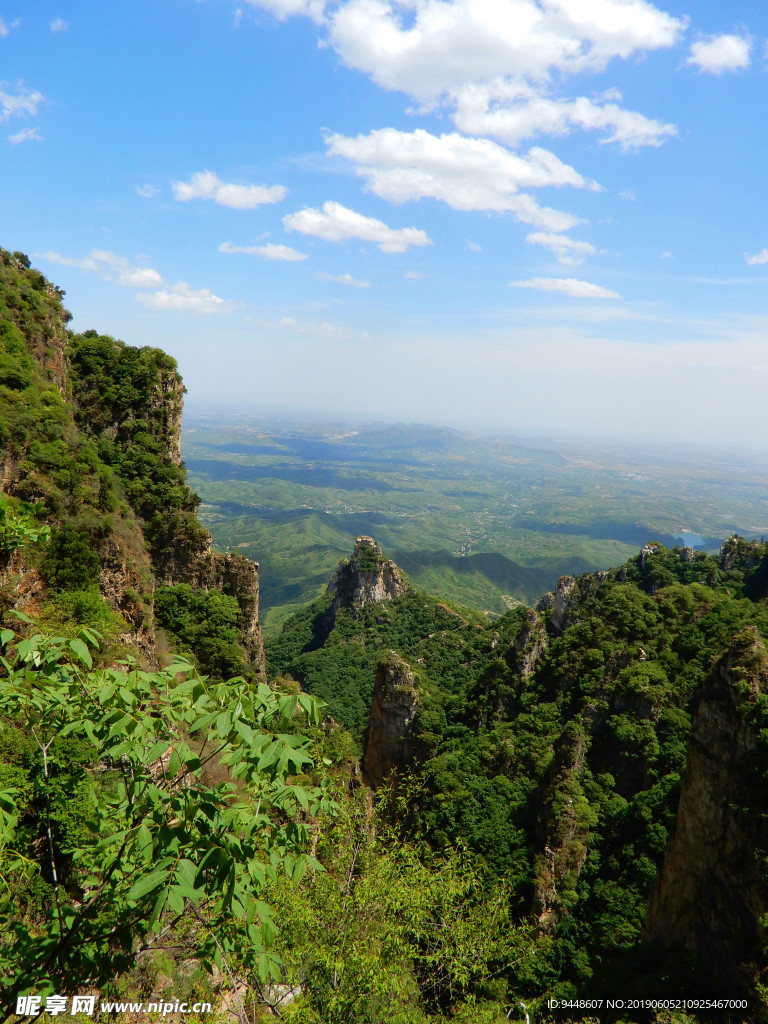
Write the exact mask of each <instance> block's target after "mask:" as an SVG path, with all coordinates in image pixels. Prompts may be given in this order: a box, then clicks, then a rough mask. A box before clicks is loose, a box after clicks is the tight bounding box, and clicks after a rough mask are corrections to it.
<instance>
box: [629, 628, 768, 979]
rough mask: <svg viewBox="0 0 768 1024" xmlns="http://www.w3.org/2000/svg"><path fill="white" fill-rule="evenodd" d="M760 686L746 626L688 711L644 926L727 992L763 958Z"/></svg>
mask: <svg viewBox="0 0 768 1024" xmlns="http://www.w3.org/2000/svg"><path fill="white" fill-rule="evenodd" d="M766 692H768V654H767V653H766V651H765V648H764V647H763V644H762V642H761V641H760V639H759V637H758V635H757V633H756V632H755V631H753V630H751V629H747V630H745V631H744V633H743V634H741V635H740V636H739V637H738V638H737V639H736V641H735V643H734V646H733V648H732V649H731V651H729V653H728V654H727V655H726V656H725V657H724V658H723V659H722V660H721V662H720V663H719V665H718V666H717V667H716V669H715V671H714V672H713V674H712V677H711V679H710V682H709V685H708V686H707V687H706V689H705V690H704V692H703V693H702V695H701V697H700V699H699V702H698V706H697V708H696V711H695V713H694V718H693V725H692V730H691V735H690V739H689V743H688V763H687V768H686V772H685V776H684V778H683V782H682V787H681V793H680V803H679V805H678V810H677V818H676V823H675V830H674V834H673V836H672V839H671V841H670V844H669V847H668V849H667V852H666V856H665V857H664V862H663V865H662V868H661V871H660V873H659V878H658V880H657V883H656V885H655V887H654V889H653V891H652V893H651V896H650V899H649V902H648V911H647V917H646V923H645V938H646V939H647V940H650V941H653V942H656V943H658V944H659V945H661V946H663V947H681V948H682V949H684V950H686V951H687V952H689V953H692V954H694V955H695V957H696V958H697V960H698V963H699V964H700V967H701V970H702V972H703V973H705V974H706V975H708V976H709V977H710V978H711V979H712V983H713V986H716V987H718V988H720V989H721V990H723V991H725V990H727V991H728V992H729V993H730V994H734V993H735V991H736V989H739V990H740V991H741V993H748V992H750V990H752V989H753V988H754V983H755V980H756V975H757V974H758V972H759V970H760V969H761V968H763V967H764V963H765V959H764V951H765V943H766V934H765V927H764V924H763V917H764V915H765V913H766V910H768V887H766V880H765V878H764V876H763V871H762V864H761V861H763V859H764V857H765V851H766V850H767V849H768V822H766V818H765V802H764V793H762V792H761V789H762V787H761V786H760V787H758V788H756V781H755V761H756V757H757V756H758V737H757V735H756V730H755V729H754V727H753V726H752V725H751V724H750V721H749V717H750V716H749V711H750V705H752V704H753V703H754V702H755V701H756V700H758V699H759V698H760V697H761V696H762V695H764V694H765V693H766ZM762 980H763V982H764V980H765V979H764V978H763V979H762Z"/></svg>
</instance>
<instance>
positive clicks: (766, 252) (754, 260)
mask: <svg viewBox="0 0 768 1024" xmlns="http://www.w3.org/2000/svg"><path fill="white" fill-rule="evenodd" d="M744 259H745V260H746V262H747V266H748V267H759V266H761V265H762V264H763V263H768V249H761V250H760V252H758V253H755V255H754V256H747V255H746V254H745V256H744Z"/></svg>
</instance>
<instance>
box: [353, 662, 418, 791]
mask: <svg viewBox="0 0 768 1024" xmlns="http://www.w3.org/2000/svg"><path fill="white" fill-rule="evenodd" d="M418 707H419V693H418V688H417V686H416V681H415V680H414V677H413V673H412V672H411V669H410V666H409V665H408V662H406V661H404V659H403V658H401V657H400V655H399V654H396V653H395V652H394V651H388V652H386V653H385V654H382V655H381V656H380V657H379V661H378V664H377V665H376V678H375V682H374V686H373V701H372V703H371V711H370V717H369V720H368V733H367V736H366V742H365V754H364V755H363V773H364V775H365V777H366V779H367V781H368V783H369V785H371V786H372V787H373V788H374V789H377V788H378V787H379V786H380V785H381V784H382V782H383V781H384V779H385V778H386V777H387V775H388V774H389V773H390V772H391V771H392V769H393V768H398V769H402V768H405V767H406V766H407V765H408V764H409V762H410V761H411V759H412V757H413V753H414V751H413V743H412V725H413V721H414V718H415V717H416V713H417V711H418Z"/></svg>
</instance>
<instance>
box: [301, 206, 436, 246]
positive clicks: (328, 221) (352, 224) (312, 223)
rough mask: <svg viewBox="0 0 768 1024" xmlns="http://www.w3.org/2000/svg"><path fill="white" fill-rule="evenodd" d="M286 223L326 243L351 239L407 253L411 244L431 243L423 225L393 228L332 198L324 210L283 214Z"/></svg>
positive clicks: (305, 210)
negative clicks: (420, 226) (333, 200)
mask: <svg viewBox="0 0 768 1024" xmlns="http://www.w3.org/2000/svg"><path fill="white" fill-rule="evenodd" d="M283 224H284V226H285V228H286V230H288V231H301V233H302V234H305V235H314V236H315V237H317V238H322V239H324V240H325V241H326V242H346V241H348V240H349V239H352V238H357V239H359V240H360V241H362V242H374V243H375V244H376V245H378V247H379V248H380V249H381V251H382V252H387V253H396V252H405V251H406V250H407V249H408V248H409V247H410V246H412V245H415V246H424V245H431V244H432V242H431V240H430V239H429V238H428V237H427V233H426V231H422V230H421V229H420V228H398V229H395V228H390V227H387V225H386V224H385V223H384V222H383V221H380V220H376V218H375V217H364V216H363V215H362V214H361V213H355V212H354V210H349V209H347V207H346V206H342V205H341V203H334V202H330V201H329V202H327V203H323V208H322V210H317V209H314V208H312V207H305V208H304V209H303V210H300V211H299V212H298V213H290V214H288V216H286V217H283Z"/></svg>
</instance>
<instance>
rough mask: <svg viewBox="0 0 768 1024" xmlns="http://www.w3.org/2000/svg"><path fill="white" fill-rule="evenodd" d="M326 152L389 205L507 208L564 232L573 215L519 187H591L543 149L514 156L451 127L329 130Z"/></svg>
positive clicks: (521, 217) (519, 216)
mask: <svg viewBox="0 0 768 1024" xmlns="http://www.w3.org/2000/svg"><path fill="white" fill-rule="evenodd" d="M326 144H327V146H328V151H329V153H331V154H332V155H335V156H343V157H345V158H346V159H348V160H351V161H353V162H354V163H355V164H356V165H357V167H356V173H357V174H359V175H361V176H363V177H364V178H365V179H366V184H367V186H368V188H369V189H370V190H371V191H372V192H375V193H376V195H378V196H381V198H382V199H387V200H389V201H390V202H395V203H402V202H405V201H407V200H413V199H422V198H432V199H438V200H441V201H442V202H444V203H447V204H448V205H449V206H451V207H452V208H453V209H454V210H495V211H497V212H506V211H508V212H511V213H513V214H514V215H515V217H517V219H518V220H521V221H523V222H524V223H526V224H533V225H534V226H536V227H541V228H545V229H547V230H549V231H567V230H568V229H569V228H572V227H573V226H574V225H575V224H578V223H579V219H578V218H577V217H574V216H572V215H571V214H568V213H562V212H561V211H559V210H552V209H549V208H547V207H543V208H542V207H539V205H538V203H537V202H536V200H535V199H534V198H533V196H530V195H528V194H526V193H524V192H520V191H519V189H520V188H521V187H523V188H540V187H543V186H547V185H549V186H551V185H572V186H574V187H575V188H597V187H599V186H596V185H595V184H594V183H593V182H588V181H587V180H585V179H584V178H583V177H582V176H581V175H580V174H579V173H578V172H577V171H575V170H574V169H573V167H569V166H568V165H567V164H564V163H562V162H561V161H560V160H558V158H557V157H556V156H555V155H554V154H553V153H550V152H549V151H548V150H545V149H539V148H537V147H534V148H533V149H530V150H529V151H528V153H527V154H526V155H525V156H518V155H517V154H516V153H513V152H511V151H510V150H508V149H504V147H502V146H499V145H498V144H497V143H495V142H492V141H491V140H490V139H469V138H466V137H465V136H462V135H458V134H457V133H456V132H453V133H451V134H449V135H440V136H437V135H432V134H430V133H429V132H427V131H424V130H423V129H421V128H420V129H417V130H416V131H414V132H401V131H397V130H396V129H394V128H382V129H379V130H378V131H373V132H371V133H370V134H368V135H358V136H356V137H355V138H349V137H347V136H344V135H329V136H328V137H327V138H326Z"/></svg>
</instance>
